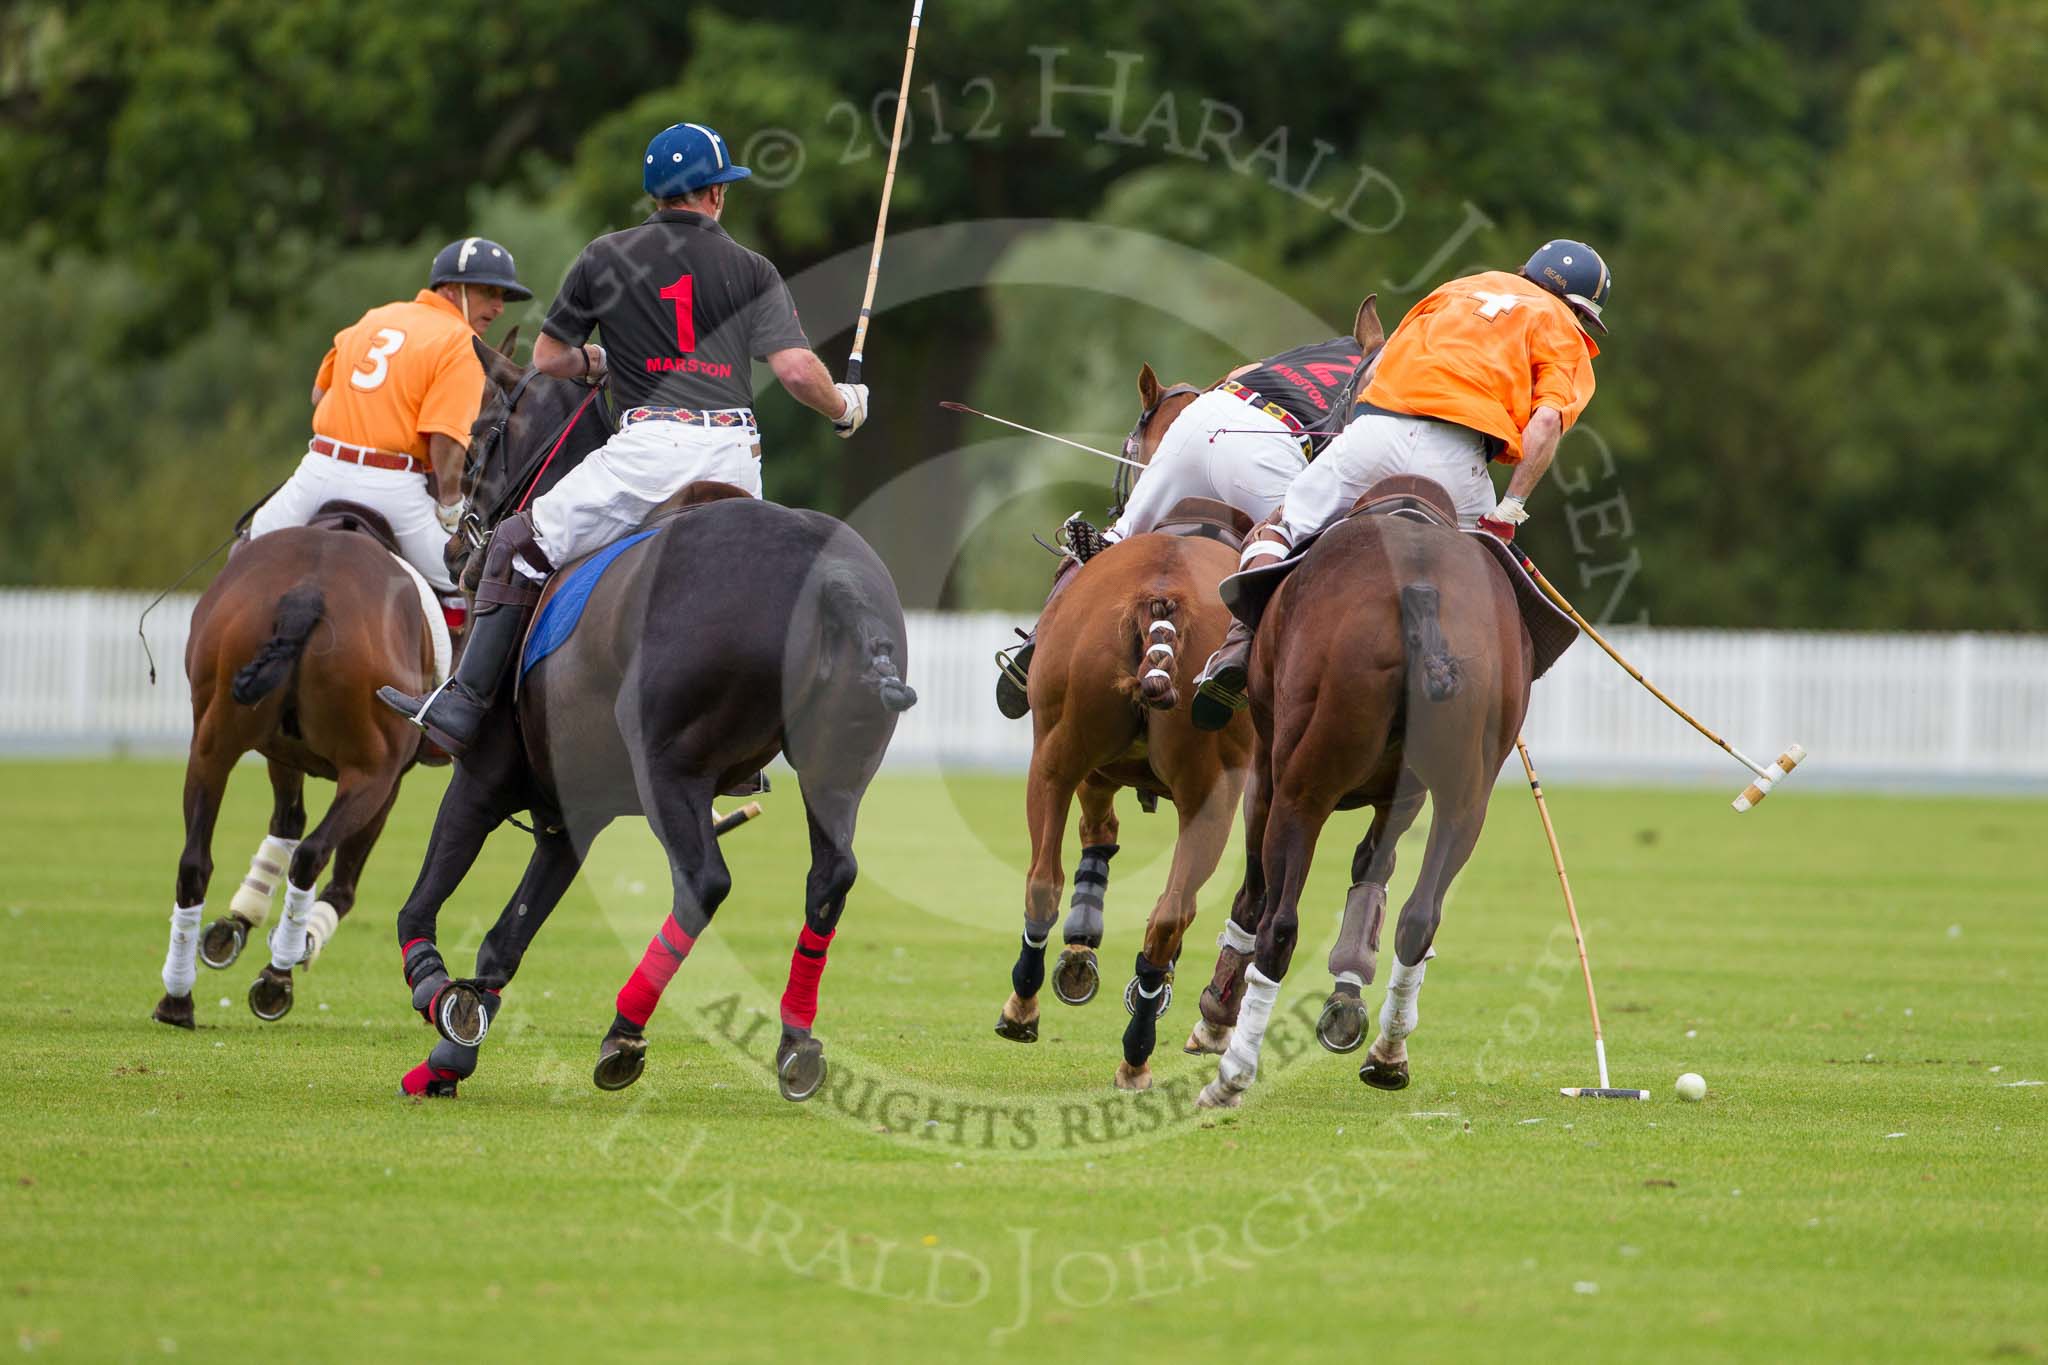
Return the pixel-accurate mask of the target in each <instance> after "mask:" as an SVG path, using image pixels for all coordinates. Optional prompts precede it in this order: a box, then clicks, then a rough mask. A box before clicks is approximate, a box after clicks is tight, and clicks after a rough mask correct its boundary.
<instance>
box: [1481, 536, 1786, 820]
mask: <svg viewBox="0 0 2048 1365" xmlns="http://www.w3.org/2000/svg"><path fill="white" fill-rule="evenodd" d="M1508 548H1509V549H1514V547H1513V546H1512V545H1511V546H1509V547H1508ZM1515 557H1516V558H1517V559H1519V560H1521V561H1522V567H1523V568H1524V569H1527V570H1528V571H1529V577H1530V578H1532V579H1534V580H1535V583H1536V586H1537V587H1539V588H1541V589H1542V590H1543V595H1544V596H1545V597H1548V598H1549V599H1550V600H1551V601H1553V602H1555V603H1557V605H1558V607H1559V608H1560V609H1561V610H1562V611H1563V612H1564V614H1565V615H1567V616H1569V617H1571V618H1572V623H1573V624H1574V625H1576V626H1578V628H1579V629H1580V630H1583V631H1584V632H1586V634H1587V635H1589V636H1591V637H1592V639H1593V643H1594V644H1596V645H1598V646H1600V648H1602V649H1603V650H1605V651H1607V657H1608V658H1610V659H1612V660H1614V662H1616V663H1618V664H1620V665H1621V671H1622V672H1624V673H1626V674H1628V675H1629V676H1630V677H1631V678H1634V679H1635V680H1636V681H1637V682H1639V683H1641V684H1642V685H1643V687H1644V689H1645V690H1646V691H1648V692H1649V694H1650V695H1651V696H1653V697H1655V698H1656V699H1657V700H1658V701H1661V702H1663V703H1664V704H1665V705H1666V706H1668V707H1670V708H1671V710H1672V711H1673V712H1675V713H1676V714H1677V716H1678V718H1679V719H1680V720H1682V721H1684V722H1685V723H1686V724H1687V725H1690V726H1691V727H1692V728H1693V729H1695V730H1697V731H1699V732H1700V733H1701V734H1703V735H1705V736H1706V737H1707V738H1708V739H1709V740H1711V741H1713V743H1714V744H1715V745H1716V746H1717V747H1719V748H1720V749H1721V750H1722V751H1723V752H1724V753H1726V754H1727V755H1728V756H1729V757H1730V758H1733V759H1734V760H1735V761H1736V762H1738V763H1740V764H1741V765H1742V766H1743V767H1745V768H1747V769H1749V770H1750V771H1751V772H1752V773H1754V774H1756V781H1754V782H1752V783H1750V784H1749V785H1748V786H1747V787H1744V788H1743V789H1742V794H1741V795H1740V796H1738V797H1736V798H1735V800H1734V801H1733V802H1732V803H1731V804H1732V805H1733V806H1734V807H1735V813H1736V814H1738V815H1740V814H1741V813H1742V812H1743V811H1746V810H1748V809H1749V808H1750V807H1751V806H1754V805H1756V804H1757V803H1758V802H1759V801H1762V800H1763V799H1764V798H1765V797H1766V796H1769V795H1770V794H1771V788H1773V787H1775V786H1777V785H1778V783H1780V782H1782V781H1784V780H1785V775H1786V774H1787V773H1789V772H1791V771H1792V770H1793V769H1794V768H1796V767H1798V766H1799V764H1800V762H1801V761H1802V760H1803V759H1805V757H1806V748H1805V746H1804V745H1799V744H1791V745H1787V746H1786V748H1785V752H1784V753H1782V754H1779V755H1778V761H1777V762H1776V763H1773V764H1772V765H1771V766H1770V767H1768V768H1766V767H1764V766H1763V765H1762V764H1760V763H1758V762H1757V761H1756V760H1755V759H1753V758H1751V757H1750V756H1749V755H1748V754H1745V753H1744V752H1742V750H1740V749H1738V748H1736V747H1735V746H1734V745H1733V744H1730V743H1729V742H1728V741H1727V740H1725V739H1723V738H1721V737H1720V736H1719V735H1717V734H1715V733H1714V732H1713V731H1712V730H1709V729H1708V728H1707V727H1706V726H1704V725H1702V724H1700V723H1699V721H1697V720H1695V719H1694V718H1693V716H1692V713H1691V712H1689V711H1687V710H1686V709H1685V708H1684V707H1683V706H1680V705H1679V704H1678V703H1677V702H1675V701H1673V700H1671V698H1669V697H1667V696H1665V695H1664V693H1663V692H1662V691H1661V690H1659V689H1658V687H1657V684H1655V683H1653V682H1651V681H1650V680H1649V679H1648V678H1646V677H1644V676H1643V674H1642V671H1641V670H1640V669H1638V668H1637V667H1636V666H1635V665H1634V664H1632V663H1630V662H1629V661H1628V660H1627V659H1624V658H1622V657H1621V654H1620V652H1619V651H1618V650H1616V649H1615V647H1614V646H1613V645H1610V644H1608V643H1607V640H1606V637H1605V636H1603V635H1601V634H1600V632H1599V631H1597V630H1595V629H1593V623H1592V622H1590V621H1588V620H1587V619H1586V618H1585V617H1583V616H1581V615H1579V611H1578V608H1576V607H1574V606H1573V605H1572V604H1571V603H1570V602H1567V601H1566V600H1565V597H1564V594H1563V593H1561V592H1559V591H1558V590H1557V589H1556V587H1555V586H1553V585H1552V584H1551V581H1550V580H1549V579H1547V578H1545V577H1544V576H1543V571H1542V570H1541V569H1539V568H1537V567H1536V565H1535V564H1534V563H1533V562H1532V561H1531V560H1530V558H1529V556H1527V555H1525V554H1523V553H1522V552H1521V551H1520V550H1515Z"/></svg>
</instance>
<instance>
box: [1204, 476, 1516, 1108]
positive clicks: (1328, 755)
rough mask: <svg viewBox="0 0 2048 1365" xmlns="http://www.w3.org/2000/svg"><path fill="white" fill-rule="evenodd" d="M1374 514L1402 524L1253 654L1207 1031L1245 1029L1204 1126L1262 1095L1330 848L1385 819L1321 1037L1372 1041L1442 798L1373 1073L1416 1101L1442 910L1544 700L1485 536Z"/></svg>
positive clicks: (1329, 550)
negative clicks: (1413, 1055) (1414, 1050)
mask: <svg viewBox="0 0 2048 1365" xmlns="http://www.w3.org/2000/svg"><path fill="white" fill-rule="evenodd" d="M1375 505H1377V506H1378V508H1379V509H1382V510H1385V511H1387V512H1389V513H1391V514H1386V515H1360V514H1359V513H1358V512H1357V511H1354V513H1353V515H1351V516H1350V517H1348V518H1347V519H1345V520H1343V521H1340V522H1338V523H1337V524H1336V525H1335V526H1333V527H1331V528H1330V529H1329V530H1327V531H1325V532H1324V533H1323V534H1322V535H1321V536H1320V537H1319V538H1317V539H1316V540H1315V542H1314V543H1313V544H1312V545H1310V546H1309V547H1308V548H1307V549H1306V551H1305V552H1304V553H1303V554H1302V555H1301V557H1300V561H1299V564H1298V566H1297V567H1294V568H1293V569H1292V571H1291V572H1289V573H1288V574H1287V575H1286V576H1285V577H1284V579H1283V580H1282V581H1281V583H1280V586H1279V587H1278V589H1277V591H1275V592H1274V594H1273V596H1272V598H1271V600H1270V602H1269V603H1268V604H1267V605H1266V607H1265V612H1264V619H1263V621H1262V623H1261V625H1260V628H1259V630H1258V633H1257V636H1256V640H1255V643H1254V646H1253V651H1252V660H1251V673H1250V695H1251V712H1252V721H1253V725H1254V727H1255V729H1256V731H1257V742H1256V744H1255V746H1254V748H1253V757H1252V775H1251V779H1250V782H1249V783H1248V785H1247V789H1246V794H1245V850H1246V863H1245V878H1244V883H1243V886H1242V887H1241V888H1240V890H1239V892H1238V895H1237V899H1236V903H1235V904H1234V905H1233V907H1232V909H1231V920H1232V925H1231V928H1229V929H1227V930H1226V936H1227V937H1229V938H1231V939H1232V940H1233V942H1232V944H1231V945H1230V946H1226V948H1225V949H1224V951H1223V952H1222V953H1221V954H1220V955H1219V957H1218V960H1217V964H1216V971H1215V976H1214V979H1213V980H1212V981H1211V983H1210V985H1209V986H1208V987H1207V988H1206V989H1205V991H1204V992H1203V999H1202V1012H1203V1015H1204V1017H1205V1019H1207V1020H1209V1021H1210V1022H1211V1023H1212V1024H1213V1025H1217V1026H1222V1025H1228V1024H1231V1023H1233V1022H1234V1023H1235V1026H1236V1027H1235V1030H1234V1032H1233V1034H1232V1036H1231V1039H1230V1043H1229V1046H1228V1047H1227V1049H1226V1050H1225V1051H1224V1054H1223V1056H1222V1057H1221V1058H1219V1059H1218V1064H1217V1076H1216V1079H1215V1080H1214V1081H1212V1082H1211V1083H1210V1084H1209V1085H1207V1086H1206V1087H1204V1089H1203V1090H1202V1093H1201V1095H1200V1097H1199V1103H1201V1104H1202V1105H1203V1106H1205V1107H1212V1108H1234V1107H1236V1106H1237V1105H1238V1104H1239V1103H1241V1102H1242V1098H1243V1096H1244V1093H1245V1091H1246V1090H1248V1089H1249V1088H1250V1086H1251V1084H1252V1082H1253V1080H1254V1079H1255V1078H1256V1076H1257V1073H1258V1059H1259V1051H1260V1047H1261V1045H1262V1043H1263V1041H1264V1035H1265V1029H1266V1023H1267V1020H1268V1018H1269V1017H1270V1015H1271V1013H1272V1008H1273V1002H1274V1000H1275V999H1276V998H1277V996H1278V994H1279V983H1280V981H1281V980H1282V979H1283V978H1284V977H1285V976H1286V974H1287V969H1288V964H1289V962H1290V961H1291V959H1292V957H1293V954H1294V946H1295V940H1296V936H1297V933H1298V928H1299V910H1298V907H1299V904H1300V900H1301V892H1302V887H1303V884H1304V883H1305V882H1306V881H1307V878H1308V872H1309V865H1310V863H1311V861H1312V860H1313V858H1314V856H1315V849H1316V842H1317V839H1318V837H1319V836H1320V834H1321V833H1322V831H1323V828H1324V825H1325V822H1327V821H1328V819H1329V818H1330V816H1331V814H1332V813H1333V812H1335V811H1337V810H1340V809H1353V808H1356V807H1358V806H1365V805H1369V806H1371V807H1372V808H1373V820H1372V825H1371V828H1370V830H1369V831H1368V832H1367V834H1366V836H1365V839H1364V841H1363V842H1362V843H1360V844H1359V846H1358V848H1357V850H1356V852H1355V853H1354V855H1353V859H1352V881H1353V886H1352V889H1351V894H1350V895H1349V896H1348V897H1347V899H1346V901H1345V908H1344V920H1343V925H1342V927H1341V929H1340V930H1339V933H1338V939H1337V944H1336V947H1335V948H1334V949H1333V951H1332V952H1331V955H1330V970H1331V972H1332V973H1333V974H1334V975H1335V976H1336V985H1335V988H1334V989H1333V990H1332V992H1331V995H1330V998H1329V1000H1328V1001H1327V1002H1326V1004H1325V1006H1324V1010H1323V1015H1322V1018H1321V1019H1320V1021H1319V1022H1318V1025H1317V1036H1318V1039H1319V1040H1320V1041H1321V1042H1322V1044H1323V1046H1324V1047H1325V1048H1327V1049H1329V1050H1331V1051H1336V1052H1348V1051H1351V1050H1353V1049H1355V1048H1356V1047H1357V1046H1358V1045H1359V1043H1360V1042H1361V1041H1362V1038H1363V1030H1364V1019H1365V1006H1364V1003H1363V1000H1362V994H1361V992H1362V989H1363V987H1365V986H1367V985H1370V984H1371V983H1372V980H1373V977H1374V974H1375V971H1376V968H1377V960H1378V950H1379V942H1380V927H1381V920H1382V917H1383V915H1384V912H1385V906H1386V896H1387V879H1388V877H1389V876H1391V874H1392V871H1393V865H1394V849H1395V845H1396V844H1397V842H1398V841H1399V839H1400V837H1401V835H1402V834H1404V833H1405V832H1406V831H1407V830H1408V828H1409V827H1410V826H1411V825H1412V824H1413V823H1414V821H1415V818H1416V816H1417V814H1418V813H1419V811H1420V809H1421V806H1422V799H1423V796H1424V795H1425V794H1427V795H1428V797H1429V798H1430V801H1431V803H1432V813H1431V823H1430V830H1429V841H1428V845H1427V847H1426V849H1425V850H1424V853H1423V863H1422V870H1421V873H1420V875H1419V876H1418V878H1417V880H1416V885H1415V890H1414V892H1413V893H1412V894H1411V895H1410V896H1409V898H1408V900H1407V902H1406V904H1404V905H1403V906H1402V908H1401V914H1400V919H1399V922H1398V925H1397V927H1396V930H1395V936H1394V955H1395V964H1394V966H1393V968H1392V969H1391V971H1390V973H1389V981H1388V991H1387V999H1386V1002H1385V1006H1384V1007H1383V1008H1382V1010H1381V1011H1380V1017H1379V1026H1380V1028H1379V1035H1378V1036H1377V1037H1376V1038H1375V1039H1374V1041H1373V1044H1372V1047H1371V1049H1370V1050H1369V1051H1368V1052H1367V1054H1366V1061H1365V1063H1364V1065H1363V1066H1361V1067H1360V1069H1359V1079H1360V1080H1362V1081H1364V1082H1365V1083H1366V1084H1368V1085H1372V1086H1375V1087H1377V1088H1379V1089H1383V1090H1399V1089H1401V1088H1403V1087H1405V1086H1406V1085H1407V1084H1408V1080H1409V1073H1408V1054H1407V1041H1406V1040H1407V1038H1408V1037H1409V1035H1410V1034H1412V1033H1413V1032H1414V1030H1415V1026H1416V1023H1417V1019H1418V1015H1417V1011H1416V1003H1415V1002H1416V997H1417V994H1418V993H1419V991H1420V989H1421V985H1422V978H1423V974H1424V967H1425V959H1426V958H1427V957H1428V956H1429V955H1430V952H1431V944H1432V942H1433V941H1434V939H1435V937H1436V930H1437V925H1438V923H1439V922H1440V920H1441V918H1442V913H1443V902H1444V896H1445V893H1446V892H1447V891H1448V890H1449V889H1450V885H1451V881H1452V879H1453V878H1454V877H1455V876H1456V875H1457V873H1458V871H1459V870H1460V869H1461V868H1463V867H1464V865H1465V862H1466V860H1467V859H1468V858H1469V857H1470V856H1471V854H1472V850H1473V848H1474V847H1475V846H1476V844H1477V843H1478V840H1479V833H1480V830H1481V828H1482V826H1483V825H1484V823H1485V819H1486V804H1487V799H1488V796H1489V795H1490V794H1491V792H1492V790H1493V786H1494V781H1495V779H1496V777H1497V776H1498V775H1499V773H1500V770H1501V765H1502V764H1503V763H1504V762H1505V761H1506V758H1507V755H1508V753H1509V752H1510V751H1511V750H1512V749H1513V747H1514V742H1515V735H1516V733H1517V732H1518V731H1519V730H1520V728H1521V724H1522V718H1523V715H1524V713H1525V712H1526V711H1527V709H1528V704H1529V688H1530V684H1531V682H1532V681H1533V679H1534V678H1535V676H1536V675H1537V673H1539V672H1540V671H1541V669H1540V667H1539V666H1538V665H1539V662H1543V663H1547V661H1539V659H1538V657H1537V653H1536V649H1535V646H1534V645H1532V642H1531V637H1530V632H1529V629H1528V627H1527V626H1525V624H1524V618H1523V614H1522V609H1521V607H1520V605H1519V603H1518V597H1517V591H1516V588H1515V587H1514V585H1513V584H1512V583H1511V581H1510V579H1509V577H1508V576H1507V574H1506V573H1505V572H1503V570H1502V569H1501V568H1500V567H1497V566H1496V564H1495V563H1494V562H1491V561H1493V560H1495V559H1497V555H1495V554H1494V553H1493V552H1491V551H1490V549H1489V548H1488V547H1487V546H1485V545H1483V544H1481V543H1480V541H1479V537H1481V536H1483V535H1484V534H1485V533H1484V532H1475V533H1467V532H1460V531H1459V530H1457V529H1456V518H1455V513H1454V512H1453V511H1452V510H1451V503H1450V499H1449V496H1448V495H1447V494H1445V493H1444V492H1443V490H1442V489H1441V488H1440V487H1438V486H1436V485H1435V484H1433V483H1430V482H1429V481H1428V480H1422V479H1415V478H1412V477H1410V476H1397V477H1396V479H1394V480H1389V481H1387V482H1386V483H1383V484H1381V485H1379V486H1378V487H1376V488H1374V489H1372V490H1369V491H1368V492H1367V493H1366V495H1365V497H1363V498H1362V499H1360V503H1359V507H1360V508H1361V509H1369V508H1374V507H1375ZM1255 572H1256V571H1255ZM1247 577H1249V575H1248V576H1247ZM1239 581H1240V582H1241V581H1242V580H1239ZM1236 586H1237V582H1234V583H1233V584H1231V585H1227V586H1226V592H1227V593H1228V592H1230V591H1232V589H1233V588H1235V587H1236Z"/></svg>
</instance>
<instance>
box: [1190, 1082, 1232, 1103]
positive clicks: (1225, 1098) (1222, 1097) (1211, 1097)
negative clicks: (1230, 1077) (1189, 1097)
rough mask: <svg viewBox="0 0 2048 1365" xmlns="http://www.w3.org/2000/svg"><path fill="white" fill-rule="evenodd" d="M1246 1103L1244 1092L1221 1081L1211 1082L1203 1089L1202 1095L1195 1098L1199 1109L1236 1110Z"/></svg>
mask: <svg viewBox="0 0 2048 1365" xmlns="http://www.w3.org/2000/svg"><path fill="white" fill-rule="evenodd" d="M1243 1103H1244V1091H1242V1090H1233V1089H1231V1088H1230V1087H1229V1086H1227V1085H1225V1084H1224V1083H1223V1082H1222V1081H1220V1080H1215V1081H1211V1082H1209V1083H1208V1084H1207V1085H1205V1086H1203V1087H1202V1093H1201V1094H1199V1095H1197V1096H1195V1108H1197V1109H1235V1108H1237V1107H1238V1106H1239V1105H1241V1104H1243Z"/></svg>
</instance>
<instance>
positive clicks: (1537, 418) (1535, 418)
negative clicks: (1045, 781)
mask: <svg viewBox="0 0 2048 1365" xmlns="http://www.w3.org/2000/svg"><path fill="white" fill-rule="evenodd" d="M1563 435H1564V415H1563V414H1562V413H1560V412H1559V411H1558V410H1557V409H1556V408H1553V407H1550V406H1548V405H1545V406H1543V407H1540V408H1538V409H1536V411H1535V412H1534V413H1533V414H1531V415H1530V418H1529V425H1528V426H1526V427H1523V428H1522V460H1521V463H1520V464H1517V465H1516V466H1515V472H1514V474H1513V475H1512V476H1510V477H1509V479H1508V496H1509V497H1511V498H1519V499H1522V500H1523V501H1525V502H1526V501H1527V500H1528V497H1529V495H1530V494H1531V493H1533V492H1535V491H1536V485H1537V484H1539V483H1541V482H1543V476H1544V475H1545V474H1547V473H1549V472H1550V462H1551V461H1552V460H1553V459H1555V458H1557V442H1558V439H1559V438H1560V437H1562V436H1563Z"/></svg>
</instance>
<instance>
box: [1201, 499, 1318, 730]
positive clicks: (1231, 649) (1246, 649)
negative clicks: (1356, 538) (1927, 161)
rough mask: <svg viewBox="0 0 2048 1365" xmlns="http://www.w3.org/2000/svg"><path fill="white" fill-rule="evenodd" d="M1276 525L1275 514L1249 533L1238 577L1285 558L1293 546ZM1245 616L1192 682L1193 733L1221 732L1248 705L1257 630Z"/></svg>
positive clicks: (1234, 621) (1233, 625)
mask: <svg viewBox="0 0 2048 1365" xmlns="http://www.w3.org/2000/svg"><path fill="white" fill-rule="evenodd" d="M1279 522H1280V517H1279V514H1278V513H1277V512H1276V513H1275V514H1274V515H1273V516H1270V517H1268V518H1267V519H1266V521H1265V523H1264V524H1262V525H1261V526H1260V527H1259V528H1258V529H1257V530H1256V531H1254V532H1252V534H1251V537H1250V538H1249V539H1247V540H1246V541H1245V543H1244V553H1243V555H1242V556H1241V557H1240V558H1239V560H1238V572H1239V573H1243V572H1244V571H1245V570H1246V569H1256V568H1260V567H1262V566H1264V565H1269V564H1273V563H1275V562H1277V561H1280V560H1284V559H1285V558H1286V557H1287V555H1288V554H1289V553H1290V551H1291V550H1292V549H1293V545H1292V543H1291V542H1290V541H1289V539H1288V537H1287V533H1286V531H1284V530H1282V529H1281V527H1280V524H1279ZM1261 605H1263V603H1261ZM1240 609H1242V608H1240ZM1248 614H1250V615H1251V617H1252V619H1251V620H1249V621H1247V620H1245V619H1244V617H1242V616H1239V617H1235V618H1234V619H1232V621H1231V623H1230V633H1229V634H1227V635H1225V636H1224V637H1223V647H1222V648H1221V649H1218V650H1217V651H1216V652H1215V653H1214V654H1211V655H1210V656H1209V662H1208V663H1206V664H1204V665H1203V666H1202V672H1201V674H1200V676H1198V677H1197V678H1196V679H1195V699H1194V701H1193V702H1192V703H1191V704H1190V705H1189V707H1188V719H1189V720H1190V721H1192V722H1193V723H1194V727H1195V728H1196V729H1197V730H1221V729H1223V728H1225V727H1226V726H1228V725H1229V724H1230V721H1231V718H1232V717H1233V716H1235V715H1236V714H1237V713H1238V712H1240V711H1242V710H1244V708H1245V706H1246V704H1247V703H1248V702H1249V701H1250V698H1249V697H1248V696H1247V695H1246V693H1245V686H1246V684H1247V683H1249V682H1250V680H1251V660H1252V635H1253V632H1254V631H1256V630H1257V629H1258V616H1257V612H1256V609H1254V610H1252V611H1250V612H1248Z"/></svg>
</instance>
